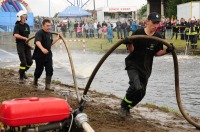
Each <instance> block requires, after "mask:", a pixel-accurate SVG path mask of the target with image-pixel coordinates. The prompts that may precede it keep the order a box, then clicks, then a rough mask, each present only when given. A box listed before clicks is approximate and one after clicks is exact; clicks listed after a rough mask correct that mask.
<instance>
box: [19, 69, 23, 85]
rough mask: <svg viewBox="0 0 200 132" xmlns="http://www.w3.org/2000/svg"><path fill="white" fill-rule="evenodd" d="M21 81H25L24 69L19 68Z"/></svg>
mask: <svg viewBox="0 0 200 132" xmlns="http://www.w3.org/2000/svg"><path fill="white" fill-rule="evenodd" d="M19 83H24V70H21V69H20V70H19Z"/></svg>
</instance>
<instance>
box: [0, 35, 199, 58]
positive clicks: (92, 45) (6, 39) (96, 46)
mask: <svg viewBox="0 0 200 132" xmlns="http://www.w3.org/2000/svg"><path fill="white" fill-rule="evenodd" d="M33 35H34V33H32V34H31V35H30V37H31V36H33ZM67 36H69V34H67ZM74 36H75V34H74ZM114 36H115V37H114V38H113V43H108V40H107V39H103V38H102V39H97V38H92V39H91V38H90V39H87V38H72V40H74V39H76V40H83V39H84V40H85V50H86V51H90V52H106V51H108V50H109V49H110V48H111V47H112V46H113V45H114V44H116V43H117V42H118V41H119V39H117V33H116V32H114ZM54 37H55V36H54ZM10 38H13V36H12V33H0V43H2V44H6V45H13V46H15V45H16V44H15V40H14V39H10ZM65 39H66V40H70V38H69V37H66V38H65ZM165 41H167V42H168V43H173V44H174V46H175V47H176V50H177V52H184V50H185V45H186V41H185V40H180V36H179V37H178V39H177V40H175V39H172V40H165ZM31 43H32V44H33V39H32V40H31ZM58 43H59V42H58ZM67 44H68V45H69V48H70V49H73V50H83V43H82V42H81V41H80V42H67ZM197 45H198V47H197V49H191V48H190V47H189V48H188V50H189V52H190V54H198V55H200V40H198V43H197ZM115 51H116V52H117V51H119V52H120V53H123V52H126V46H125V45H123V44H122V45H121V46H119V47H118V48H117V49H116V50H115Z"/></svg>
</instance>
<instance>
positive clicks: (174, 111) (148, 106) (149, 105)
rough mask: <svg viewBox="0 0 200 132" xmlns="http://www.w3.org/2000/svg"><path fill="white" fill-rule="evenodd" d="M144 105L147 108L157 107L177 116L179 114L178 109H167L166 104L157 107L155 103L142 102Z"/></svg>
mask: <svg viewBox="0 0 200 132" xmlns="http://www.w3.org/2000/svg"><path fill="white" fill-rule="evenodd" d="M144 106H146V107H147V108H150V109H158V110H160V111H163V112H166V113H173V114H175V115H177V116H179V115H180V113H179V111H178V110H174V109H169V108H168V107H167V106H161V107H158V106H156V105H155V104H151V103H146V104H144Z"/></svg>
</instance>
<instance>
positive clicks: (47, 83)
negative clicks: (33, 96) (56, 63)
mask: <svg viewBox="0 0 200 132" xmlns="http://www.w3.org/2000/svg"><path fill="white" fill-rule="evenodd" d="M45 90H50V91H53V90H52V89H51V76H46V80H45Z"/></svg>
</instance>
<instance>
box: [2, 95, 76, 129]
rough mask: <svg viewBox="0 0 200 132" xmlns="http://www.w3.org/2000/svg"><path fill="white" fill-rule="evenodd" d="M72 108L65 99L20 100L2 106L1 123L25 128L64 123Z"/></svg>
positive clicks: (34, 98) (6, 102) (4, 103)
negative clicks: (25, 126) (31, 125)
mask: <svg viewBox="0 0 200 132" xmlns="http://www.w3.org/2000/svg"><path fill="white" fill-rule="evenodd" d="M71 111H72V109H71V107H70V106H69V104H68V103H67V101H66V100H64V99H59V98H54V97H48V98H38V97H31V98H19V99H13V100H9V101H4V102H3V103H2V104H1V105H0V122H2V123H3V124H5V125H8V126H13V127H14V126H23V125H30V124H39V123H47V122H56V121H62V120H63V119H66V118H69V116H70V114H71Z"/></svg>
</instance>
